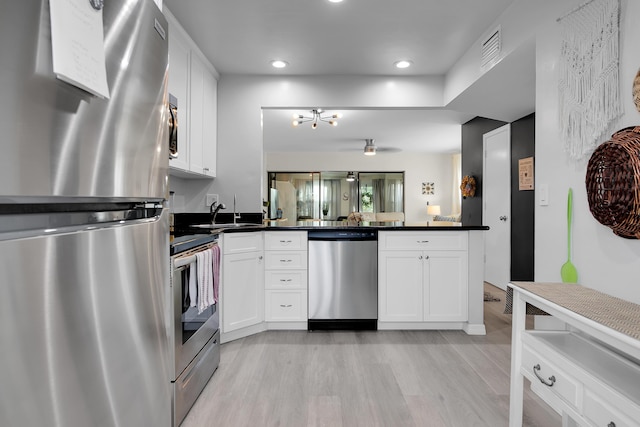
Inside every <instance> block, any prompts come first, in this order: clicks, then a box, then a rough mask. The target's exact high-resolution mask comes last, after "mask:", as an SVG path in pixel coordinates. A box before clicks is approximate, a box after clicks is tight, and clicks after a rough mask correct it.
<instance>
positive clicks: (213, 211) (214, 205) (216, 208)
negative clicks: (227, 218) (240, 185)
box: [209, 201, 227, 224]
mask: <svg viewBox="0 0 640 427" xmlns="http://www.w3.org/2000/svg"><path fill="white" fill-rule="evenodd" d="M226 208H227V207H226V206H225V205H224V203H218V202H217V201H215V202H213V203H211V206H209V213H210V214H211V224H215V223H216V216H217V215H218V211H219V210H220V209H226Z"/></svg>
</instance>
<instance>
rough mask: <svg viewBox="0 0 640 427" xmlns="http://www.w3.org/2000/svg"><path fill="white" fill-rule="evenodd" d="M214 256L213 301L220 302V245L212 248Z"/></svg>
mask: <svg viewBox="0 0 640 427" xmlns="http://www.w3.org/2000/svg"><path fill="white" fill-rule="evenodd" d="M211 251H212V252H211V253H212V257H213V303H214V304H215V303H217V302H218V295H219V292H220V246H218V245H215V246H213V247H212V248H211Z"/></svg>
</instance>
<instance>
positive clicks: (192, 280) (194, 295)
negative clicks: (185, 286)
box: [189, 261, 198, 307]
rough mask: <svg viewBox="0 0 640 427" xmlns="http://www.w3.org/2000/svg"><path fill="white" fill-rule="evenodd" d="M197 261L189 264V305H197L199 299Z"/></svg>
mask: <svg viewBox="0 0 640 427" xmlns="http://www.w3.org/2000/svg"><path fill="white" fill-rule="evenodd" d="M196 268H197V267H196V261H194V262H192V263H191V264H189V299H190V300H191V302H190V303H189V307H195V306H196V302H197V301H198V285H197V280H198V278H197V276H198V275H197V273H196Z"/></svg>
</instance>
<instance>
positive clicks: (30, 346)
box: [0, 0, 171, 427]
mask: <svg viewBox="0 0 640 427" xmlns="http://www.w3.org/2000/svg"><path fill="white" fill-rule="evenodd" d="M86 1H87V2H89V1H90V0H86ZM91 3H93V4H94V6H96V5H97V6H99V4H100V3H101V2H100V1H96V0H91ZM49 11H50V5H49V1H48V0H21V1H10V2H4V3H3V8H2V13H1V14H0V64H1V65H0V96H1V97H2V98H3V102H2V105H3V107H2V113H0V138H1V140H0V146H1V147H2V149H1V150H0V382H1V385H0V425H2V426H60V427H62V426H64V427H70V426H82V427H86V426H169V425H170V424H171V394H170V388H169V385H170V384H169V382H168V381H167V378H169V376H170V373H171V370H170V364H169V357H168V348H167V330H166V322H165V310H166V304H165V301H166V299H167V295H166V294H165V292H168V283H169V249H168V248H169V244H168V239H169V226H168V213H166V212H165V211H166V209H165V208H164V206H165V199H166V197H167V193H168V191H167V171H168V156H169V153H168V143H167V139H168V129H167V122H168V112H167V105H168V102H167V95H166V81H167V72H168V65H167V64H168V53H167V52H168V50H167V37H168V26H167V22H166V20H165V18H164V16H163V15H162V13H161V11H160V10H159V9H158V7H157V6H156V4H155V3H154V2H153V1H152V0H108V1H105V2H104V7H103V11H102V12H103V24H104V49H105V54H106V73H107V82H108V86H109V90H110V95H111V96H110V99H108V100H105V99H102V98H99V97H96V96H93V95H90V94H89V93H88V92H85V91H83V90H82V89H79V88H77V87H75V86H73V85H71V84H68V83H65V82H63V81H61V80H59V79H57V78H56V77H55V75H54V73H53V70H52V47H51V46H52V45H51V29H50V20H49Z"/></svg>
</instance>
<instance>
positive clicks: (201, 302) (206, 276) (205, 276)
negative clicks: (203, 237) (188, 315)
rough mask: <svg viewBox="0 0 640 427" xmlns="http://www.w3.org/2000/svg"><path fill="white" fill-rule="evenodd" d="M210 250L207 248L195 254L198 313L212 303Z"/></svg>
mask: <svg viewBox="0 0 640 427" xmlns="http://www.w3.org/2000/svg"><path fill="white" fill-rule="evenodd" d="M211 259H212V251H211V249H207V250H205V251H202V252H198V253H197V254H196V263H197V264H198V267H197V270H198V286H197V287H198V314H200V313H202V312H203V311H204V310H205V309H206V308H207V307H209V306H210V305H212V304H214V299H213V270H212V267H213V265H212V262H211Z"/></svg>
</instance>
